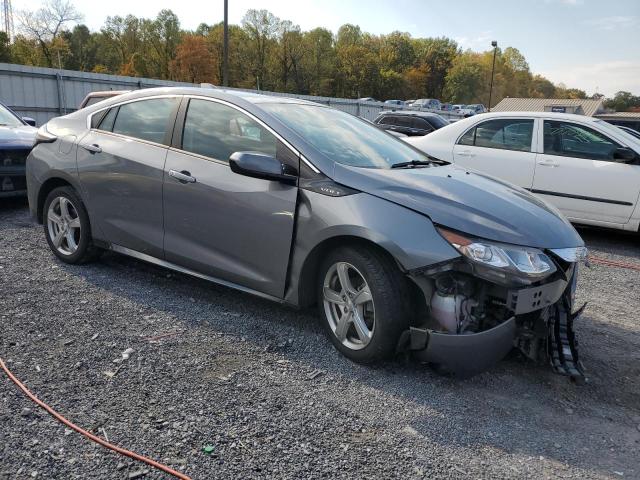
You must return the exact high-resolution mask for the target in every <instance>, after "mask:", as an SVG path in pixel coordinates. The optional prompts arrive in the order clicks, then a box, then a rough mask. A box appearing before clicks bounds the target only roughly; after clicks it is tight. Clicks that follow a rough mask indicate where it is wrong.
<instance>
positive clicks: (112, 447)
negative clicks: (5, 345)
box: [0, 358, 191, 480]
mask: <svg viewBox="0 0 640 480" xmlns="http://www.w3.org/2000/svg"><path fill="white" fill-rule="evenodd" d="M0 367H2V369H3V370H4V372H5V373H6V374H7V375H8V377H9V378H10V379H11V381H12V382H13V383H15V384H16V385H17V386H18V387H19V388H20V390H22V391H23V392H24V393H25V394H26V395H27V396H28V397H29V398H30V399H31V400H33V401H34V402H35V403H37V404H38V405H39V406H40V407H42V408H44V409H45V410H46V411H47V412H48V413H49V414H50V415H52V416H53V417H54V418H55V419H56V420H58V421H59V422H62V423H63V424H65V425H66V426H68V427H69V428H71V429H73V430H75V431H76V432H78V433H80V434H82V435H84V436H85V437H87V438H89V439H90V440H93V441H94V442H96V443H98V444H100V445H102V446H103V447H106V448H108V449H109V450H113V451H114V452H118V453H120V454H121V455H125V456H127V457H130V458H133V459H135V460H139V461H141V462H144V463H146V464H148V465H151V466H152V467H154V468H157V469H158V470H162V471H163V472H165V473H168V474H169V475H173V476H174V477H176V478H179V479H181V480H191V478H189V477H188V476H186V475H185V474H184V473H180V472H177V471H175V470H173V469H172V468H170V467H167V466H166V465H163V464H161V463H159V462H156V461H155V460H151V459H150V458H147V457H143V456H142V455H138V454H137V453H134V452H132V451H130V450H127V449H124V448H121V447H118V446H117V445H114V444H112V443H110V442H107V441H106V440H103V439H102V438H100V437H97V436H95V435H93V434H92V433H90V432H87V431H86V430H84V429H82V428H80V427H79V426H77V425H76V424H75V423H73V422H71V421H69V420H67V419H66V418H64V417H63V416H62V415H60V414H59V413H58V412H56V411H55V410H54V409H53V408H51V407H50V406H49V405H47V404H46V403H44V402H43V401H42V400H40V399H39V398H38V397H36V396H35V395H34V394H33V393H31V392H30V391H29V389H28V388H27V387H25V386H24V385H23V384H22V383H21V382H20V380H18V379H17V378H16V377H15V376H14V375H13V374H12V373H11V371H10V370H9V369H8V368H7V366H6V365H5V364H4V362H3V361H2V359H1V358H0Z"/></svg>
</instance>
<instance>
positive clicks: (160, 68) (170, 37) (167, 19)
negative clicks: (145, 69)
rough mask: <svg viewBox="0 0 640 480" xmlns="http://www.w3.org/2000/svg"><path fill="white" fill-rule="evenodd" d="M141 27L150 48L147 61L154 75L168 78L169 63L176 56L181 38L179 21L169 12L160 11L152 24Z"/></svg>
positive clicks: (146, 23) (144, 24)
mask: <svg viewBox="0 0 640 480" xmlns="http://www.w3.org/2000/svg"><path fill="white" fill-rule="evenodd" d="M143 27H144V31H145V34H146V35H147V39H148V41H149V43H150V44H151V47H152V49H151V52H150V55H149V59H150V60H151V62H152V63H154V64H155V67H156V68H155V72H156V75H157V76H159V77H160V78H169V63H170V62H171V60H172V59H173V58H174V57H175V56H176V49H177V48H178V44H179V43H180V38H181V36H182V31H181V30H180V20H179V19H178V17H177V16H176V14H175V13H173V12H172V11H171V10H161V11H160V13H159V14H158V16H157V17H156V19H155V20H154V21H153V22H148V21H147V22H144V23H143Z"/></svg>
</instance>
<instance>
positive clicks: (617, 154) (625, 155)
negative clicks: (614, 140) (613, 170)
mask: <svg viewBox="0 0 640 480" xmlns="http://www.w3.org/2000/svg"><path fill="white" fill-rule="evenodd" d="M639 158H640V156H639V155H638V154H637V153H636V152H635V151H634V150H632V149H630V148H628V147H618V148H616V149H615V150H614V151H613V159H614V160H618V161H619V162H620V163H633V162H634V160H638V159H639Z"/></svg>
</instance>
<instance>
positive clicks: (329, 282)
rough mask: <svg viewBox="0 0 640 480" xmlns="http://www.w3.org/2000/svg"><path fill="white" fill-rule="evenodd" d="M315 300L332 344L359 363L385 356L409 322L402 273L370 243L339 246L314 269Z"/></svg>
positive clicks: (374, 360) (393, 347) (382, 358)
mask: <svg viewBox="0 0 640 480" xmlns="http://www.w3.org/2000/svg"><path fill="white" fill-rule="evenodd" d="M317 283H318V304H319V308H320V315H321V318H322V323H323V326H324V328H325V330H326V332H327V335H328V336H329V338H330V339H331V342H332V343H333V344H334V346H335V347H336V348H337V349H338V350H339V351H340V352H341V353H342V354H343V355H345V356H346V357H347V358H349V359H351V360H353V361H355V362H358V363H374V362H379V361H382V360H386V359H389V358H390V357H391V356H392V355H393V354H394V352H395V349H396V345H397V343H398V339H399V337H400V334H401V333H402V332H403V331H404V330H406V329H407V328H409V315H408V308H407V305H408V294H407V286H406V279H405V278H404V276H403V275H402V273H401V272H400V270H399V269H398V267H397V265H396V264H395V262H393V260H392V259H390V258H389V257H388V256H386V255H385V254H383V253H381V252H378V251H377V250H374V249H372V248H368V247H358V248H354V247H341V248H338V249H336V250H334V251H332V252H330V253H329V255H327V257H326V258H325V259H324V261H323V262H322V265H321V266H320V269H319V275H318V281H317Z"/></svg>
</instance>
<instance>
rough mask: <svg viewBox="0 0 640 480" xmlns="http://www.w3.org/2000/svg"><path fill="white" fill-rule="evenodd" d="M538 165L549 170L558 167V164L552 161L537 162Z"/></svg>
mask: <svg viewBox="0 0 640 480" xmlns="http://www.w3.org/2000/svg"><path fill="white" fill-rule="evenodd" d="M538 165H540V166H541V167H551V168H555V167H558V166H560V165H559V164H558V163H556V162H554V161H553V160H542V161H541V162H538Z"/></svg>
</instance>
